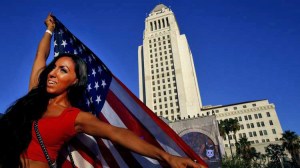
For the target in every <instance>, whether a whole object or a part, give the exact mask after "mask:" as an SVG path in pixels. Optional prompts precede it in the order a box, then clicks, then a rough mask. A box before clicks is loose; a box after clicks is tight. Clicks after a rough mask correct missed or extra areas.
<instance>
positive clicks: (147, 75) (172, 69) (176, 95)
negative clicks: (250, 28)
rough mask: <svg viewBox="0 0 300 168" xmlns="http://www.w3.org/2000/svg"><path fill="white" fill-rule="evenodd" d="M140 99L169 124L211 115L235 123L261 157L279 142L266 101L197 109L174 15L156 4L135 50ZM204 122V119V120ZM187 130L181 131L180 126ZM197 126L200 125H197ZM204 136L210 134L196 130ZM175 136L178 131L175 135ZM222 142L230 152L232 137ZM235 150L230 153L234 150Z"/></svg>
mask: <svg viewBox="0 0 300 168" xmlns="http://www.w3.org/2000/svg"><path fill="white" fill-rule="evenodd" d="M138 66H139V97H140V100H142V101H143V102H144V103H145V104H146V105H147V106H148V107H149V108H150V109H152V111H153V112H154V113H156V115H158V116H160V117H163V118H165V119H167V120H168V123H170V126H171V127H172V128H173V129H174V130H177V133H179V132H180V131H179V132H178V129H176V128H175V127H174V124H172V123H176V125H180V126H181V127H180V129H181V130H184V129H188V127H190V126H191V123H189V122H192V125H197V124H196V123H195V122H196V121H200V120H191V119H193V118H206V117H211V116H216V119H217V121H220V120H225V119H229V118H233V119H237V120H238V121H239V123H240V125H241V129H240V131H238V132H237V133H236V136H237V137H236V138H237V140H238V139H239V138H241V137H247V138H248V141H250V142H251V144H252V146H253V147H255V148H256V150H257V151H258V152H261V153H265V147H266V146H267V145H268V144H270V143H277V144H278V143H280V141H279V140H280V138H281V133H282V128H281V125H280V122H279V120H278V117H277V114H276V111H275V105H274V104H272V103H269V102H268V100H257V101H248V102H242V103H236V104H230V105H218V106H204V107H203V106H202V102H201V98H200V92H199V88H198V83H197V77H196V73H195V69H194V63H193V57H192V53H191V51H190V48H189V45H188V42H187V39H186V36H185V35H184V34H180V31H179V27H178V24H177V22H176V19H175V16H174V13H173V12H172V11H171V9H170V8H168V7H166V6H165V5H163V4H159V5H157V6H156V7H155V8H154V9H153V10H152V11H151V12H150V14H149V15H148V17H147V18H146V20H145V30H144V35H143V45H141V46H139V47H138ZM202 120H205V119H202ZM207 121H208V120H207ZM185 126H186V128H184V127H185ZM198 126H199V124H198ZM198 132H199V133H203V134H205V135H206V136H208V137H209V134H207V133H204V132H203V131H202V132H201V128H199V129H198ZM179 134H180V133H179ZM229 139H230V141H231V144H229V141H228V138H225V139H224V143H222V142H220V143H218V144H219V145H222V144H224V145H223V147H224V148H225V152H226V153H227V154H230V152H229V150H230V149H229V145H231V146H233V148H234V144H235V142H234V137H233V135H232V134H231V135H230V136H229ZM233 152H235V150H233Z"/></svg>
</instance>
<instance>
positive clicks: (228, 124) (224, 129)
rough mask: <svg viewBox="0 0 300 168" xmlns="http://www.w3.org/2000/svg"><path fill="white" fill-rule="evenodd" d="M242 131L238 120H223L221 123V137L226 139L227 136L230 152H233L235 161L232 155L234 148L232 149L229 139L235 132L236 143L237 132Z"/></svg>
mask: <svg viewBox="0 0 300 168" xmlns="http://www.w3.org/2000/svg"><path fill="white" fill-rule="evenodd" d="M239 129H240V124H239V122H238V120H237V119H232V118H230V119H225V120H221V121H220V123H219V131H220V135H221V136H222V137H223V138H224V139H225V137H226V135H227V137H228V141H229V147H230V152H231V158H232V159H233V155H232V147H231V143H230V138H229V133H230V132H233V133H234V138H235V142H236V136H235V134H236V132H237V131H238V130H239Z"/></svg>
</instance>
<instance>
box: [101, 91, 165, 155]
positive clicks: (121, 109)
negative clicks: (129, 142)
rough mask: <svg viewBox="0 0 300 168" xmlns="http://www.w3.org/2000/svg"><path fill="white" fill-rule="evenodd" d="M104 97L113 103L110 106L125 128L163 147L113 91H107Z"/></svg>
mask: <svg viewBox="0 0 300 168" xmlns="http://www.w3.org/2000/svg"><path fill="white" fill-rule="evenodd" d="M106 99H107V101H108V102H109V104H113V106H111V107H112V108H113V110H114V112H116V114H117V115H118V116H119V117H120V119H121V120H122V121H123V123H124V124H125V125H126V127H127V129H129V130H131V131H133V132H134V133H135V134H136V135H137V136H139V137H141V138H143V139H144V140H146V141H147V142H149V143H151V144H152V145H155V146H157V147H158V148H160V149H163V148H162V147H161V146H160V144H159V143H158V142H157V141H156V140H155V138H154V136H153V135H152V134H151V133H150V132H149V131H148V129H146V128H145V127H144V125H142V123H141V122H139V120H137V119H136V118H135V117H134V116H133V115H132V113H131V112H130V111H129V110H128V109H127V108H126V107H125V106H124V104H122V102H120V101H119V99H118V98H117V96H116V95H115V94H114V93H113V92H111V91H109V92H108V94H107V98H106Z"/></svg>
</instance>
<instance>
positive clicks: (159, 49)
mask: <svg viewBox="0 0 300 168" xmlns="http://www.w3.org/2000/svg"><path fill="white" fill-rule="evenodd" d="M168 41H169V43H170V40H168ZM152 51H153V52H154V53H157V51H159V52H160V53H159V54H160V55H162V52H161V47H159V48H154V50H152V49H150V53H152ZM169 53H172V50H169ZM165 54H167V52H166V51H165ZM150 58H151V57H150Z"/></svg>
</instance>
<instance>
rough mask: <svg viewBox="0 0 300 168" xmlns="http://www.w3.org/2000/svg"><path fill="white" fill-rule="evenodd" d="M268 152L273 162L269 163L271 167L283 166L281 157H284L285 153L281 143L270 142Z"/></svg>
mask: <svg viewBox="0 0 300 168" xmlns="http://www.w3.org/2000/svg"><path fill="white" fill-rule="evenodd" d="M266 154H267V155H268V157H269V158H270V159H271V162H270V163H269V167H274V168H277V167H278V168H281V167H282V166H281V164H282V162H281V161H280V159H282V158H283V157H284V156H285V154H284V148H283V147H282V146H281V145H278V144H270V145H268V146H267V148H266Z"/></svg>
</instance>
